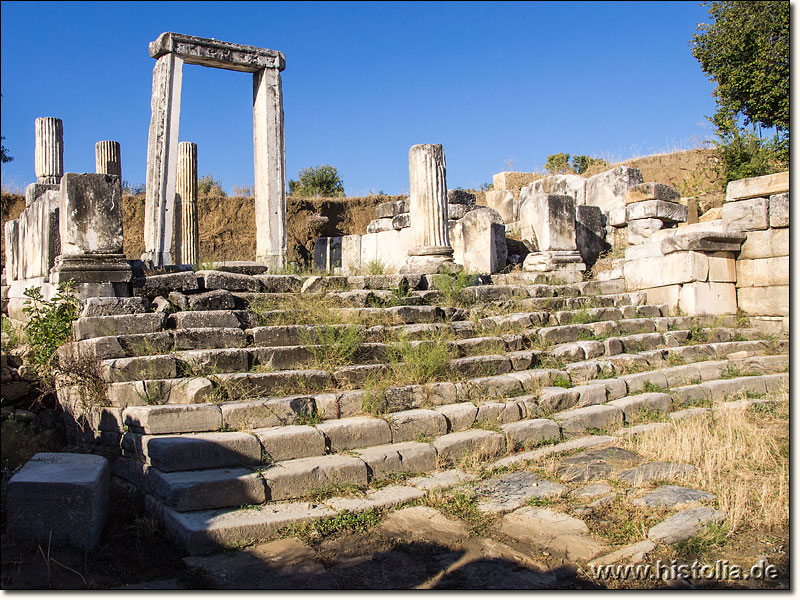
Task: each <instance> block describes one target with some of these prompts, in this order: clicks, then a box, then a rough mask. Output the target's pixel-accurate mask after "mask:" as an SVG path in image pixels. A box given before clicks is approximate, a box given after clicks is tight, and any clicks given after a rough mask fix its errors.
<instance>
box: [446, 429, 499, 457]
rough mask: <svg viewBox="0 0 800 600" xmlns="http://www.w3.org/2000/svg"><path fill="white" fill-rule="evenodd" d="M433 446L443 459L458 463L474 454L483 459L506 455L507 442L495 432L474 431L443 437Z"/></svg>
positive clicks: (449, 434)
mask: <svg viewBox="0 0 800 600" xmlns="http://www.w3.org/2000/svg"><path fill="white" fill-rule="evenodd" d="M433 446H434V448H436V452H437V453H438V455H439V456H440V457H441V458H442V459H444V460H449V461H453V462H457V461H459V460H460V459H462V458H464V457H465V456H466V455H469V454H472V453H475V454H478V455H480V456H482V457H493V456H499V455H501V454H504V453H505V451H506V440H505V436H503V435H502V434H500V433H496V432H494V431H485V430H483V429H472V430H470V431H461V432H458V433H448V434H447V435H443V436H441V437H440V438H438V439H436V440H434V442H433Z"/></svg>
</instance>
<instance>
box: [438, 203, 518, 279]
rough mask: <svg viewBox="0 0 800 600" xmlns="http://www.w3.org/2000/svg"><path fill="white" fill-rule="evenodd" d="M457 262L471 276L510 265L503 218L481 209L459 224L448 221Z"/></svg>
mask: <svg viewBox="0 0 800 600" xmlns="http://www.w3.org/2000/svg"><path fill="white" fill-rule="evenodd" d="M447 226H448V231H449V234H450V245H451V246H452V247H453V260H454V261H455V262H456V263H457V264H460V265H463V266H464V268H465V269H466V270H467V271H468V272H470V273H484V274H489V273H497V272H498V271H500V270H502V269H503V268H504V267H505V265H506V258H507V256H508V247H507V246H506V228H505V225H504V224H503V219H502V218H501V217H500V216H499V215H498V213H497V212H495V211H494V210H492V209H490V208H479V209H477V210H472V211H470V212H468V213H467V214H466V216H465V217H464V218H463V219H460V220H458V221H448V224H447Z"/></svg>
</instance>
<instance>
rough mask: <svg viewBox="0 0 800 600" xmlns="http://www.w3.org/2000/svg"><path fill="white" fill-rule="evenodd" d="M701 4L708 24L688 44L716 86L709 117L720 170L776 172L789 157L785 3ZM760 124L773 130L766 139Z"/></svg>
mask: <svg viewBox="0 0 800 600" xmlns="http://www.w3.org/2000/svg"><path fill="white" fill-rule="evenodd" d="M703 5H704V6H708V7H709V10H708V14H709V16H710V17H711V23H710V24H706V23H701V24H700V25H698V31H699V33H698V34H694V35H693V39H692V40H691V41H690V46H691V48H692V55H693V56H694V57H695V58H696V59H697V60H698V61H699V62H700V66H701V67H702V69H703V72H704V73H705V74H706V75H708V77H709V78H710V79H711V81H713V82H714V83H716V85H717V87H716V89H715V90H714V98H715V100H716V103H717V111H716V113H715V114H714V116H713V117H711V118H710V121H711V122H712V123H713V124H714V126H715V127H716V129H717V134H718V136H719V138H720V141H718V142H717V149H718V155H719V157H720V158H721V168H722V170H723V173H724V174H725V176H726V177H733V178H734V179H735V178H739V176H740V175H742V173H748V175H742V176H751V177H752V176H755V175H764V174H766V173H770V172H774V171H776V170H781V169H783V168H785V167H786V162H787V161H788V156H789V155H788V152H789V3H788V2H753V1H737V2H731V1H725V2H707V3H703ZM740 122H741V123H742V125H741V126H740ZM748 126H750V129H748ZM762 127H763V128H768V129H769V128H773V127H774V128H775V131H776V134H775V137H774V138H773V139H772V140H771V141H769V140H763V139H762V136H761V134H762V132H761V128H762ZM756 133H757V134H758V135H756ZM728 180H729V181H730V180H731V179H728Z"/></svg>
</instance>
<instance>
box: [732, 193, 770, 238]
mask: <svg viewBox="0 0 800 600" xmlns="http://www.w3.org/2000/svg"><path fill="white" fill-rule="evenodd" d="M722 223H723V225H724V226H725V229H727V230H728V231H755V230H759V229H768V228H769V199H767V198H751V199H750V200H740V201H738V202H726V203H725V204H723V205H722Z"/></svg>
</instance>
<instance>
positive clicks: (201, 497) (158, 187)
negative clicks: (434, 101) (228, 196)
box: [3, 33, 790, 589]
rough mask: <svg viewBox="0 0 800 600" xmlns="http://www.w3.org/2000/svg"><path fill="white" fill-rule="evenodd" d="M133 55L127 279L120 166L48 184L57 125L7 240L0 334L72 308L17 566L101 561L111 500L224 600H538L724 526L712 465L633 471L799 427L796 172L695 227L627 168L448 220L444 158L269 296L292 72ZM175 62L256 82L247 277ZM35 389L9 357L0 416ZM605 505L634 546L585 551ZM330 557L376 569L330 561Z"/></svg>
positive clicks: (319, 244) (28, 486) (413, 161)
mask: <svg viewBox="0 0 800 600" xmlns="http://www.w3.org/2000/svg"><path fill="white" fill-rule="evenodd" d="M150 55H151V57H153V58H155V59H156V65H155V68H154V73H153V96H152V120H151V123H150V137H149V144H148V162H147V186H146V187H147V192H146V214H145V221H144V223H143V225H144V232H145V243H146V252H145V255H144V256H143V257H142V260H137V259H136V258H135V257H131V256H126V255H125V254H124V253H123V248H124V246H123V242H124V235H125V232H124V231H123V225H122V224H123V221H122V189H121V173H122V165H121V158H120V156H121V155H120V145H119V143H118V142H114V141H101V142H98V143H97V145H96V147H95V152H96V170H97V172H96V173H64V172H63V152H64V139H63V124H62V123H61V121H60V120H59V119H56V118H50V117H47V118H42V119H37V120H36V122H35V136H36V171H35V175H36V182H35V183H32V184H31V185H29V186H28V188H26V190H25V205H26V206H25V208H24V209H23V210H22V211H21V213H20V214H19V216H18V217H17V218H16V219H12V220H9V221H8V222H6V224H5V226H4V232H3V233H4V242H5V269H4V272H3V273H4V282H3V307H4V311H3V312H4V314H7V315H8V317H5V316H4V319H5V318H10V319H9V322H13V326H15V327H17V326H20V325H21V324H22V323H23V322H25V321H26V320H28V319H29V315H27V314H26V313H25V311H24V310H23V308H24V307H25V305H26V302H28V299H27V298H26V296H25V291H26V290H28V289H30V288H33V287H35V288H39V289H40V290H41V292H42V296H43V298H45V299H47V300H49V299H52V298H53V297H55V294H56V291H57V289H58V285H59V284H61V283H64V282H73V283H74V284H75V285H76V291H77V298H78V300H79V315H78V317H77V318H76V319H75V320H74V321H72V324H71V327H72V329H71V334H70V336H71V337H69V339H66V340H65V341H64V342H63V343H62V344H61V345H60V346H59V347H58V348H57V350H56V351H55V353H54V354H53V355H52V359H51V360H52V363H53V365H54V366H55V372H56V374H57V377H55V384H56V393H57V401H58V403H59V405H60V406H61V408H62V409H63V418H64V427H65V430H66V433H67V438H68V441H69V443H70V445H71V446H70V447H71V450H75V451H76V452H74V453H73V452H72V451H70V452H66V453H55V454H51V453H39V454H36V455H35V456H34V458H33V460H31V461H30V462H28V464H27V465H26V466H25V467H24V468H22V469H21V470H20V471H19V472H17V473H16V474H14V476H13V477H12V478H11V480H10V481H9V486H8V494H7V497H8V504H9V509H8V514H9V517H8V520H9V525H8V530H9V532H11V534H12V535H13V536H14V537H19V538H20V539H25V540H33V541H35V542H37V543H38V544H42V545H43V544H45V543H49V542H50V540H53V541H55V542H59V543H67V544H72V545H74V546H76V547H78V548H81V549H82V550H84V551H86V550H91V549H93V548H97V546H98V544H100V543H101V542H100V540H101V539H102V535H103V527H104V522H105V519H106V516H107V514H108V498H109V487H110V486H111V485H112V484H113V485H116V486H119V487H120V488H122V489H125V490H127V491H128V492H130V493H133V494H135V495H136V497H138V498H139V499H140V500H141V501H142V504H143V506H144V509H143V510H144V511H145V513H146V514H147V516H148V518H149V519H152V522H153V523H156V524H157V526H158V527H160V528H161V529H162V530H163V531H164V532H166V534H167V535H168V536H169V537H170V539H171V540H172V541H174V542H175V543H176V544H177V545H178V546H179V547H180V549H181V553H182V556H184V561H183V562H184V564H186V565H187V566H189V567H192V568H194V569H198V570H199V571H201V572H203V573H204V574H205V576H206V577H208V579H209V580H210V581H213V583H214V584H215V585H218V586H220V587H225V586H226V585H227V586H232V587H236V585H241V586H242V587H254V588H259V587H275V586H276V585H278V583H280V584H282V585H287V586H288V587H304V586H306V587H311V586H312V584H313V585H314V586H316V587H323V588H326V587H348V586H356V585H357V584H358V585H361V587H369V583H370V581H369V580H366V579H359V578H361V577H366V576H365V575H364V573H367V572H370V569H375V568H378V567H375V565H376V564H378V565H381V564H390V563H391V564H392V567H391V568H386V569H384V571H383V572H382V575H381V576H382V577H383V579H382V580H381V581H382V582H383V584H384V585H385V587H403V586H407V587H411V586H412V585H413V586H423V584H424V585H430V586H431V587H435V585H438V584H439V583H441V585H442V587H447V586H449V585H453V586H456V584H461V585H462V586H463V587H468V586H469V584H470V583H471V584H472V585H475V581H476V580H480V581H479V585H487V586H488V585H489V584H488V583H486V582H487V581H488V580H487V577H495V578H496V579H492V580H491V584H492V586H493V587H495V586H496V587H502V586H506V587H512V588H516V589H538V588H557V587H565V584H564V581H565V579H564V578H565V577H568V576H569V577H576V576H575V575H574V573H575V572H578V569H577V567H578V566H580V568H581V569H587V568H589V566H591V565H596V564H599V565H612V564H618V563H621V562H627V561H630V562H631V563H638V562H642V561H643V560H644V559H645V557H646V556H648V555H651V556H653V555H655V553H657V551H660V550H661V549H663V548H664V547H665V546H667V545H670V544H675V543H678V542H683V541H686V540H690V539H691V538H692V537H693V536H695V535H697V534H698V533H700V532H702V531H703V528H704V527H706V526H708V525H709V524H712V523H721V522H722V521H724V520H725V519H726V518H728V517H729V515H730V511H731V508H730V507H729V506H727V505H725V504H723V503H722V502H721V501H720V498H719V490H715V489H712V485H713V484H714V480H713V476H711V477H710V476H709V475H708V474H707V473H706V474H705V477H706V478H705V479H703V478H701V477H700V472H701V468H706V465H704V464H700V460H695V461H694V462H697V463H698V464H693V462H692V461H690V460H688V459H686V460H684V459H681V460H678V459H674V460H673V458H672V457H669V456H666V457H663V456H659V458H658V459H657V460H656V459H654V458H652V457H649V458H648V456H646V452H645V451H644V450H643V449H642V448H633V445H632V442H631V440H634V439H637V436H647V435H656V434H657V432H659V431H661V432H670V431H675V429H676V428H677V427H680V426H681V425H680V424H681V423H686V422H687V420H691V419H698V420H699V419H705V418H706V417H707V416H713V417H714V419H721V418H724V417H725V415H731V414H738V415H740V416H741V418H742V419H747V418H756V417H764V414H766V413H767V412H768V411H770V410H773V408H774V407H775V406H777V405H779V404H780V403H781V402H788V400H786V398H788V384H789V372H788V371H789V340H788V332H789V225H790V222H789V174H788V172H784V173H777V174H773V175H768V176H764V177H757V178H752V179H745V180H740V181H732V182H730V183H729V184H728V186H727V193H726V196H727V197H726V202H725V203H724V204H723V205H722V206H721V207H720V208H719V210H718V211H717V212H718V213H719V218H715V219H711V218H710V217H711V216H715V214H714V213H713V212H711V211H709V212H708V213H706V215H703V216H699V215H697V203H696V202H695V203H694V206H693V207H692V203H691V201H690V199H687V198H684V197H681V194H680V193H679V192H678V190H677V189H675V188H674V187H672V186H669V185H666V184H663V183H660V182H652V181H647V182H645V181H644V178H643V176H642V173H641V172H640V171H639V170H638V169H635V168H633V167H629V166H617V167H614V168H610V169H608V170H607V171H605V172H602V173H599V174H596V175H594V176H591V177H582V176H578V175H552V176H547V177H539V176H538V175H537V176H536V178H535V179H533V176H534V175H533V174H521V173H519V174H517V173H512V172H505V173H500V174H497V175H496V176H495V178H494V189H493V190H491V191H489V192H487V193H485V194H481V192H477V191H464V190H460V189H450V190H448V189H447V179H446V165H445V154H444V149H443V147H442V146H441V145H437V144H419V145H414V146H412V147H411V148H410V150H409V162H408V168H409V181H410V195H409V197H408V198H404V199H401V200H397V201H392V202H382V203H380V204H376V205H375V218H374V219H372V220H371V221H370V222H369V224H368V225H367V226H366V228H365V229H366V230H365V231H364V233H362V234H352V233H351V234H349V235H335V236H327V237H322V238H318V239H316V240H315V245H314V264H313V267H314V269H313V272H304V273H295V274H283V273H276V272H275V271H276V270H277V269H279V268H281V267H283V266H284V264H285V254H286V198H285V175H284V131H283V105H282V95H281V76H280V72H281V71H282V70H283V68H284V66H285V62H284V56H283V54H281V53H280V52H276V51H272V50H265V49H261V48H255V47H251V46H241V45H237V44H230V43H227V42H219V41H216V40H213V39H212V40H209V39H204V38H196V37H191V36H185V35H180V34H175V33H165V34H162V35H161V36H160V37H159V38H158V39H157V40H156V41H155V42H153V43H152V44H151V45H150ZM184 63H186V64H199V65H203V66H210V67H216V68H223V69H232V70H238V71H244V72H249V73H253V78H254V95H253V102H254V104H253V115H254V141H255V175H256V177H255V182H256V183H255V216H256V219H255V221H256V231H255V235H256V238H257V244H256V256H255V258H256V261H255V262H253V261H249V260H246V259H249V258H252V257H244V256H243V257H239V258H241V259H242V260H240V261H228V262H218V263H214V264H211V265H210V266H209V263H204V264H203V266H202V267H200V266H199V264H200V262H201V258H202V257H201V256H200V244H199V231H198V198H197V191H198V190H197V175H198V174H197V151H198V149H197V145H196V144H194V143H190V142H181V143H178V121H179V111H180V93H181V69H182V65H183V64H184ZM479 200H480V202H481V203H484V204H485V205H483V204H481V203H479ZM693 213H694V216H693ZM339 233H341V232H339ZM173 236H174V239H175V247H174V250H173V248H172V247H171V244H172V240H173ZM602 261H605V263H606V264H605V268H603V269H598V268H597V266H598V265H599V264H600V263H601V262H602ZM173 263H174V264H173ZM153 267H159V268H157V269H154V268H153ZM4 327H5V324H4ZM4 331H5V329H4ZM4 335H5V333H4ZM7 365H10V366H7ZM24 367H26V365H23V364H22V363H21V362H20V363H19V364H15V365H12V363H11V361H10V360H7V358H6V356H5V354H4V355H3V377H4V379H3V387H4V394H8V395H11V394H12V393H13V391H15V390H19V389H21V388H23V387H24V386H25V385H27V386H28V388H30V386H29V384H28V383H27V381H28V380H24V377H23V375H24V374H25V370H24ZM12 368H13V373H12ZM29 371H30V369H29ZM14 386H16V387H14ZM6 390H12V391H6ZM4 397H6V396H4ZM750 409H751V410H750ZM4 410H5V408H4ZM748 410H750V412H747V411H748ZM13 414H17V412H14V413H13ZM4 418H5V416H4ZM698 422H700V421H698ZM734 430H735V429H734ZM735 431H738V430H735ZM703 441H705V440H703ZM687 444H688V443H687ZM653 445H654V446H657V445H658V444H653ZM662 446H663V444H662ZM787 447H788V446H787ZM78 450H81V451H83V452H82V453H79V452H77V451H78ZM656 450H658V448H656ZM650 451H651V452H654V451H653V450H652V449H651V450H650ZM95 455H97V456H95ZM99 455H102V456H103V457H102V458H101V457H100V456H99ZM545 461H547V467H546V469H547V470H545V466H544V464H545ZM737 468H738V466H737ZM712 475H713V474H712ZM787 481H788V480H787ZM612 484H613V485H612ZM678 484H680V485H678ZM545 505H546V506H545ZM443 506H447V507H448V510H449V512H447V511H446V510H445V509H444V508H442V507H443ZM465 506H466V507H467V508H463V507H465ZM610 506H614V507H617V508H619V507H622V508H621V509H619V510H626V509H630V510H631V513H633V512H635V513H636V515H637V518H639V519H640V521H639V522H638V525H637V526H636V527H630V528H628V529H627V530H626V531H625V536H626V537H625V538H624V539H625V541H624V542H621V541H619V539H618V538H613V537H612V536H606V535H604V531H605V529H607V528H608V527H610V525H609V523H611V522H612V521H614V520H620V517H619V516H618V515H617V513H609V514H610V515H611V516H606V517H605V520H604V521H601V525H600V526H597V525H596V524H593V523H592V517H593V515H595V514H597V513H602V511H603V510H606V509H607V508H608V507H610ZM398 507H399V508H398ZM434 507H436V508H434ZM604 507H606V508H604ZM617 508H615V510H616V509H617ZM446 512H447V514H445V513H446ZM365 515H366V516H365ZM453 515H455V516H453ZM465 515H466V516H465ZM642 515H645V516H644V517H642ZM358 519H365V521H364V522H363V523H362V522H361V521H358ZM366 519H371V521H369V522H367V520H366ZM341 522H345V523H352V522H357V523H358V525H357V526H353V527H352V529H350V530H348V529H347V528H346V526H342V525H341ZM364 523H367V524H364ZM641 523H647V524H648V525H647V527H644V526H642V525H641ZM320 524H322V525H320ZM612 524H613V523H612ZM316 526H319V527H318V529H314V527H316ZM326 527H327V529H326ZM337 527H340V528H341V530H344V531H346V532H348V535H349V534H353V535H355V533H356V532H361V531H362V530H361V529H358V527H362V529H363V530H368V531H369V532H370V536H374V538H370V543H374V544H375V545H374V547H373V546H369V547H367V546H366V545H365V546H364V547H363V548H362V547H360V546H359V545H358V544H355V543H354V544H352V546H353V548H352V549H351V548H350V547H349V546H348V544H340V545H339V546H336V545H331V546H323V545H322V543H320V540H322V539H323V538H325V536H326V535H329V534H330V531H336V532H338V531H340V529H337ZM482 528H483V529H482ZM309 532H310V533H309ZM476 532H477V533H476ZM301 536H307V537H306V538H303V539H304V540H305V541H300V537H301ZM315 536H316V537H315ZM425 536H428V537H425ZM431 536H433V537H432V538H431ZM492 536H495V537H492ZM284 538H287V539H284ZM495 538H497V539H495ZM365 539H366V538H365ZM375 539H377V540H378V542H375V541H374V540H375ZM398 540H402V541H404V542H405V541H407V542H408V548H410V549H411V550H410V551H408V552H405V551H402V552H405V554H402V556H401V555H400V553H401V550H399V549H398V548H397V547H398V546H399V543H398ZM362 541H363V540H362ZM306 542H308V543H306ZM419 542H424V543H425V544H429V545H430V548H429V549H426V550H425V552H420V551H419V547H418V546H415V545H414V544H416V543H419ZM434 542H435V543H434ZM364 543H365V544H366V542H364ZM271 544H279V545H280V547H279V548H278V549H275V547H274V546H271ZM436 544H439V546H438V547H436ZM48 547H49V546H48ZM254 547H255V548H254ZM241 548H245V550H243V551H241V552H240V551H238V550H240V549H241ZM331 548H333V550H331ZM387 548H388V550H387ZM454 548H455V549H458V552H456V550H454ZM532 549H533V550H532ZM657 549H658V550H657ZM234 550H236V551H235V552H234ZM462 550H463V552H461V551H462ZM351 553H358V554H353V555H351ZM381 553H385V554H381ZM42 554H44V552H43V553H42ZM456 554H458V559H457V560H454V559H452V556H454V555H456ZM332 555H333V558H331V556H332ZM379 555H380V557H382V558H381V559H380V560H378V559H377V558H376V557H378V556H379ZM462 555H463V556H462ZM287 556H289V558H287ZM442 556H446V557H450V558H445V559H443V558H442ZM386 557H388V558H386ZM398 557H400V558H398ZM431 557H435V560H434V558H431ZM464 557H466V558H464ZM476 557H477V558H476ZM393 559H397V560H398V562H397V563H396V564H400V565H408V564H412V565H413V569H411V568H408V569H407V568H396V567H395V566H394V564H395V563H392V560H393ZM534 559H535V560H534ZM292 560H294V561H295V562H292ZM437 560H441V561H449V562H447V564H446V565H445V566H444V567H442V566H438V567H436V564H435V563H436V561H437ZM281 561H284V562H281ZM459 561H461V562H459ZM473 562H474V563H479V564H480V565H484V566H483V567H480V568H477V570H476V571H473V572H472V573H473V574H472V577H473V579H471V580H470V579H468V578H467V575H465V574H464V573H465V572H467V571H466V570H465V569H461V566H462V565H463V564H468V563H473ZM265 563H269V565H271V566H270V567H269V568H273V567H274V565H275V564H280V565H281V569H279V570H278V571H277V573H278V575H276V574H275V573H276V571H274V570H273V571H270V570H269V568H267V569H266V572H267V574H266V575H265V574H264V573H263V572H262V571H264V570H265V567H264V564H265ZM220 564H222V566H220ZM486 564H489V565H490V566H489V567H488V568H487V567H485V565H486ZM431 565H433V566H431ZM453 565H457V566H453ZM283 566H286V569H285V571H284V570H282V569H283ZM434 567H436V568H434ZM380 568H383V567H380ZM481 569H482V570H481ZM192 573H193V576H194V573H195V572H194V571H193V572H192ZM409 573H411V574H410V575H409ZM476 573H477V574H476ZM498 573H499V574H500V575H501V576H502V577H501V576H500V575H498ZM565 573H568V574H565ZM309 574H310V575H309ZM412 576H414V577H417V579H418V580H414V581H413V582H411V583H409V581H410V580H411V579H413V577H412ZM293 578H294V579H293ZM409 578H411V579H409ZM500 579H502V581H500ZM672 579H673V580H675V581H677V578H672ZM276 581H278V583H276ZM365 581H366V583H364V582H365ZM465 581H466V582H467V583H464V582H465ZM242 582H244V583H242ZM309 582H311V583H309ZM387 582H388V583H387ZM431 582H433V583H431ZM290 584H291V585H290Z"/></svg>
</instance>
